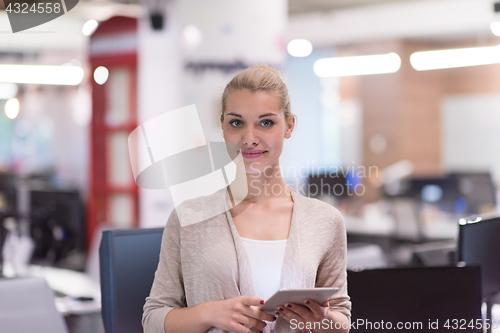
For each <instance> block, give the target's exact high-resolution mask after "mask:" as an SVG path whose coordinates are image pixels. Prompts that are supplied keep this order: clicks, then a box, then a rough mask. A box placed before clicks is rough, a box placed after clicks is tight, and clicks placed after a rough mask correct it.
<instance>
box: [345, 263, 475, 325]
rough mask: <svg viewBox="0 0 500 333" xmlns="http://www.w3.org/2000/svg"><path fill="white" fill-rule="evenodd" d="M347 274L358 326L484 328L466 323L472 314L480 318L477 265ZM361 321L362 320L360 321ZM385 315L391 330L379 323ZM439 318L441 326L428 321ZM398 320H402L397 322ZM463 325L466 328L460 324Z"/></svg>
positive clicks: (391, 269)
mask: <svg viewBox="0 0 500 333" xmlns="http://www.w3.org/2000/svg"><path fill="white" fill-rule="evenodd" d="M347 280H348V281H347V283H348V290H349V296H350V297H351V302H352V319H351V320H352V323H354V324H355V325H354V326H353V327H352V328H353V329H354V328H355V329H356V331H358V332H381V331H391V332H392V331H401V332H409V331H415V332H416V331H418V332H426V331H427V332H430V331H431V332H448V333H449V332H450V331H459V330H460V331H465V332H482V331H481V330H480V329H475V328H471V327H470V326H468V325H469V324H470V322H471V320H472V321H473V324H474V325H476V320H477V319H481V304H482V301H481V277H480V268H479V267H478V266H467V267H449V266H448V267H418V268H390V269H373V270H365V271H360V272H354V271H349V272H348V274H347ZM453 319H456V320H458V321H457V322H454V321H453ZM447 320H448V324H449V327H448V328H447V327H446V326H445V325H446V322H447ZM362 321H364V324H363V325H360V326H358V325H356V323H361V322H362ZM382 321H383V322H384V324H385V325H388V324H387V323H391V325H392V330H390V328H389V327H388V326H384V327H383V328H382V327H380V324H381V322H382ZM436 321H437V324H438V325H437V327H435V328H434V327H429V324H430V323H435V322H436ZM368 322H370V323H371V326H370V325H369V324H368ZM397 323H402V325H403V326H400V327H399V328H398V327H397V325H398V324H397ZM419 323H421V324H420V325H421V326H419ZM464 323H465V325H464ZM376 325H379V327H378V328H377V327H376ZM404 325H406V327H405V326H404ZM454 325H455V326H454ZM461 325H463V328H465V329H460V327H462V326H461Z"/></svg>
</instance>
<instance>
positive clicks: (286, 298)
mask: <svg viewBox="0 0 500 333" xmlns="http://www.w3.org/2000/svg"><path fill="white" fill-rule="evenodd" d="M338 290H339V288H337V287H328V288H307V289H281V290H278V291H277V292H276V293H275V294H274V295H273V296H271V297H269V299H268V300H267V301H266V304H264V305H263V306H261V307H260V309H261V310H262V311H265V312H268V313H271V314H274V312H275V311H276V309H277V308H278V306H280V305H281V306H284V305H285V304H286V303H297V304H301V305H304V306H305V304H304V301H305V300H306V299H308V298H309V299H312V300H314V301H315V302H318V304H321V303H323V302H324V301H326V300H327V299H328V298H329V297H330V296H332V295H333V294H335V293H336V292H337V291H338Z"/></svg>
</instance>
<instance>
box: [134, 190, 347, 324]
mask: <svg viewBox="0 0 500 333" xmlns="http://www.w3.org/2000/svg"><path fill="white" fill-rule="evenodd" d="M290 188H291V187H290ZM291 193H292V199H293V202H294V205H293V210H292V222H291V226H290V232H289V236H288V242H287V245H286V249H285V257H284V260H283V268H282V273H281V284H280V288H312V287H330V286H333V287H339V288H340V290H339V291H338V292H337V293H336V294H335V295H334V296H333V297H332V298H331V300H330V309H331V310H336V311H339V312H341V313H343V314H345V315H346V316H347V317H348V318H349V319H350V316H351V302H350V298H349V296H348V294H347V272H346V251H347V244H346V232H345V227H344V222H343V219H342V216H341V214H340V213H339V211H338V210H337V209H335V208H334V207H333V206H331V205H328V204H327V203H324V202H322V201H320V200H317V199H312V198H308V197H306V196H304V195H302V194H300V193H299V192H298V191H297V190H295V189H293V188H291ZM226 195H227V188H224V189H222V190H219V191H217V192H215V193H214V194H212V195H210V196H206V197H203V200H201V199H200V198H197V199H193V200H188V201H185V202H183V203H182V204H181V205H180V206H179V207H177V209H174V210H173V211H172V213H171V214H170V217H169V219H168V222H167V225H166V227H165V232H164V233H163V239H162V244H161V252H160V261H159V263H158V269H157V270H156V273H155V278H154V282H153V286H152V288H151V293H150V295H149V297H147V298H146V303H145V304H144V313H143V316H142V325H143V327H144V332H145V333H165V331H164V322H165V316H166V315H167V313H168V312H169V311H170V310H172V309H174V308H180V307H186V306H194V305H196V304H200V303H203V302H208V301H217V300H223V299H229V298H232V297H237V296H241V295H246V296H257V294H256V291H255V286H254V283H253V278H252V271H251V266H250V261H249V259H248V256H247V254H246V252H245V248H244V245H243V243H242V241H241V239H240V237H239V235H238V232H237V230H236V227H235V226H234V223H233V219H232V217H231V214H230V212H229V210H226V211H225V213H221V214H218V215H216V216H215V217H213V218H209V219H207V220H203V221H202V222H198V223H194V224H190V225H184V224H185V223H182V226H181V223H180V222H179V215H180V214H182V215H181V216H182V219H181V220H182V221H184V217H185V216H190V214H191V215H192V216H194V215H196V214H197V212H200V211H203V210H207V209H208V210H209V209H213V207H215V206H220V205H221V204H222V202H223V204H224V205H225V207H227V204H226V200H224V199H223V198H224V197H225V196H226ZM178 214H179V215H178ZM207 332H210V333H214V332H217V333H221V332H227V331H223V330H221V329H219V328H215V327H212V328H211V329H209V330H208V331H207ZM275 332H276V333H285V332H287V333H288V332H298V330H295V329H291V328H290V324H289V323H288V322H287V321H286V320H284V319H283V318H281V317H278V319H277V321H276V326H275Z"/></svg>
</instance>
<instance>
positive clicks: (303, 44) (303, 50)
mask: <svg viewBox="0 0 500 333" xmlns="http://www.w3.org/2000/svg"><path fill="white" fill-rule="evenodd" d="M286 49H287V51H288V54H290V55H291V56H292V57H307V56H308V55H310V54H311V52H312V50H313V46H312V44H311V42H310V41H308V40H307V39H294V40H291V41H290V42H289V43H288V46H287V48H286Z"/></svg>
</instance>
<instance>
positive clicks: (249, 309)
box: [242, 305, 276, 321]
mask: <svg viewBox="0 0 500 333" xmlns="http://www.w3.org/2000/svg"><path fill="white" fill-rule="evenodd" d="M244 308H245V309H244V311H243V312H242V313H243V314H244V315H246V316H249V317H252V318H255V319H258V320H267V321H274V320H276V317H275V316H273V315H272V314H269V313H267V312H264V311H262V310H260V308H259V307H256V306H253V305H250V306H244Z"/></svg>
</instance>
